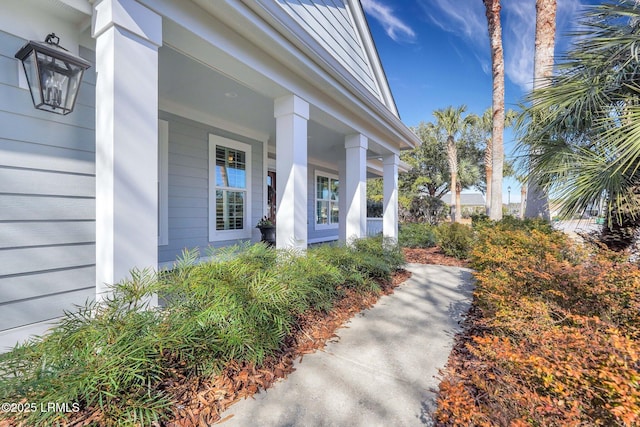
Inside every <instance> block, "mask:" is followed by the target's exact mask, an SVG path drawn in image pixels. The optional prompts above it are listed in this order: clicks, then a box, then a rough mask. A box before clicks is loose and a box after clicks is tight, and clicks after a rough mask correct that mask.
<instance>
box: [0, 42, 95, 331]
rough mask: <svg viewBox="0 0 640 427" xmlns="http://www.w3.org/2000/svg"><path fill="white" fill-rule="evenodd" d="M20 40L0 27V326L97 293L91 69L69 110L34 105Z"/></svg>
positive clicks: (45, 316) (41, 317)
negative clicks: (24, 81) (22, 81)
mask: <svg viewBox="0 0 640 427" xmlns="http://www.w3.org/2000/svg"><path fill="white" fill-rule="evenodd" d="M25 42H26V40H23V39H21V38H18V37H14V36H12V35H10V34H7V33H6V32H2V31H0V331H4V330H8V329H11V328H15V327H18V326H22V325H28V324H33V323H37V322H41V321H45V320H49V319H52V318H56V317H59V316H60V315H62V313H63V311H64V310H73V309H74V304H82V303H84V302H85V301H86V300H87V299H92V298H93V297H94V296H95V136H94V129H95V108H94V106H95V69H94V68H90V69H89V70H88V71H87V72H86V73H85V78H84V81H83V83H82V87H81V90H80V95H79V97H78V100H77V103H76V108H75V110H74V112H73V113H72V114H70V115H67V116H61V115H57V114H51V113H48V112H44V111H40V110H36V109H35V108H34V107H33V103H32V101H31V96H30V94H29V90H28V89H26V88H21V87H19V73H18V70H19V67H18V66H19V64H18V61H17V60H16V59H15V58H14V57H13V56H14V54H15V52H16V51H17V50H18V49H19V48H20V47H21V46H22V45H23V44H24V43H25ZM80 53H81V55H82V56H84V57H85V58H87V59H89V60H91V61H93V59H94V58H93V54H92V53H91V52H90V51H88V50H86V49H81V50H80Z"/></svg>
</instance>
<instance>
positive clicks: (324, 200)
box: [316, 173, 340, 229]
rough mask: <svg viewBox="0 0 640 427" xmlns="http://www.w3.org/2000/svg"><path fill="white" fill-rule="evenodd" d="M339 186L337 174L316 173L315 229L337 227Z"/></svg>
mask: <svg viewBox="0 0 640 427" xmlns="http://www.w3.org/2000/svg"><path fill="white" fill-rule="evenodd" d="M339 187H340V182H339V181H338V177H337V176H334V175H328V174H318V173H316V229H322V228H337V227H338V221H339V218H340V211H339V208H338V192H339Z"/></svg>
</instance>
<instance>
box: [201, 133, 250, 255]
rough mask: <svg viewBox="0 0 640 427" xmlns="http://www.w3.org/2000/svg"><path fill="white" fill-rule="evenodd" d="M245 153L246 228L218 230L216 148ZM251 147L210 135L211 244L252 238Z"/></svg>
mask: <svg viewBox="0 0 640 427" xmlns="http://www.w3.org/2000/svg"><path fill="white" fill-rule="evenodd" d="M218 145H219V146H222V147H225V148H231V149H234V150H240V151H244V153H245V156H246V157H245V163H246V169H245V172H246V181H245V183H246V188H245V189H244V191H245V192H246V197H245V205H244V213H243V215H244V227H243V228H242V230H225V231H218V230H216V194H215V192H216V189H217V186H216V165H215V162H216V146H218ZM252 166H253V164H252V162H251V145H249V144H245V143H244V142H239V141H235V140H233V139H229V138H224V137H222V136H218V135H214V134H209V242H216V241H222V240H238V239H250V238H251V231H252V229H251V189H252V188H251V169H252Z"/></svg>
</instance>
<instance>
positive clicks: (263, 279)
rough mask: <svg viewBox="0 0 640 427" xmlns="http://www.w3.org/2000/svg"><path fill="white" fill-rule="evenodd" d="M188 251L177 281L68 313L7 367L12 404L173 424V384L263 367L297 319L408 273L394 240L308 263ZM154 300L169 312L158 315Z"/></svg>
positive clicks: (146, 283) (237, 252)
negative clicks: (350, 291)
mask: <svg viewBox="0 0 640 427" xmlns="http://www.w3.org/2000/svg"><path fill="white" fill-rule="evenodd" d="M214 255H215V259H214V260H213V261H211V262H206V263H201V264H197V263H196V261H197V260H198V259H199V254H198V253H197V252H196V251H185V252H184V253H183V255H182V257H181V259H179V260H178V262H177V263H176V266H175V268H173V269H172V270H171V271H166V272H163V273H162V274H160V275H155V274H152V273H151V272H148V271H144V272H133V277H132V280H129V281H126V282H123V283H120V284H117V285H115V286H113V287H112V289H111V292H110V293H108V294H105V298H104V300H103V301H101V303H100V304H98V303H95V302H90V303H87V304H86V305H85V306H84V307H82V308H79V310H78V311H74V312H69V313H66V314H65V316H64V318H63V319H62V321H61V322H60V323H59V324H58V325H57V326H56V327H55V328H54V329H53V331H52V333H50V334H49V335H47V336H45V337H43V338H41V339H37V340H34V341H32V342H31V343H27V344H24V345H21V346H18V347H16V348H15V349H14V350H13V351H12V352H9V353H6V354H3V355H0V399H1V400H2V401H5V402H30V403H36V404H37V407H38V408H39V407H40V404H45V405H46V403H47V402H68V403H70V404H71V403H77V404H78V405H79V409H81V410H82V411H84V413H85V414H92V415H94V416H96V417H97V418H96V419H97V421H96V422H98V423H99V424H100V425H151V424H154V423H162V422H163V421H166V420H168V419H169V418H170V417H171V407H172V405H173V404H174V402H171V398H170V396H168V395H167V394H166V392H165V383H166V381H167V379H169V378H172V376H174V375H176V374H177V373H179V376H184V375H187V376H189V375H198V376H204V377H207V376H211V375H213V374H215V373H217V372H219V371H220V370H221V369H222V368H224V367H225V366H226V365H227V364H228V363H230V362H231V361H239V362H249V363H253V364H260V363H261V362H262V361H263V360H264V359H265V358H266V357H267V356H269V355H272V354H274V353H276V352H278V351H279V350H280V349H281V347H282V344H283V342H284V339H285V337H286V336H287V334H288V333H289V332H290V331H291V330H292V328H293V327H294V325H295V322H296V319H297V316H298V315H299V314H301V313H303V312H305V311H306V310H309V309H311V308H313V309H319V310H324V311H327V310H329V309H331V307H333V304H334V303H335V301H337V300H338V299H339V298H341V297H342V296H343V295H344V289H345V288H348V287H351V288H355V289H357V290H360V291H362V292H370V291H376V290H377V285H376V283H375V281H374V279H378V278H387V277H388V276H389V274H390V272H392V271H393V270H395V269H396V268H398V267H399V266H400V265H401V263H402V262H403V261H402V254H401V252H400V250H399V249H398V248H397V247H396V246H394V245H391V244H383V241H382V239H373V240H362V241H357V242H356V243H355V244H354V245H353V247H346V246H323V247H319V248H317V249H313V250H309V251H308V253H307V254H306V255H303V256H301V255H300V254H295V253H290V252H286V251H277V250H275V249H272V248H268V247H266V246H265V245H263V244H257V245H243V246H236V247H232V248H229V249H225V250H218V251H216V252H215V254H214ZM152 294H158V295H159V298H160V300H161V301H162V302H163V304H162V307H161V308H154V309H150V308H149V307H148V302H149V299H150V296H151V295H152ZM12 415H16V416H18V417H21V416H24V417H26V418H24V419H22V421H24V422H25V423H26V424H27V425H55V424H66V423H68V422H69V418H68V417H69V416H71V417H73V415H74V414H66V413H64V412H53V411H50V412H46V411H45V412H41V411H34V412H30V413H25V414H11V413H7V412H5V413H0V419H1V418H2V417H9V416H12Z"/></svg>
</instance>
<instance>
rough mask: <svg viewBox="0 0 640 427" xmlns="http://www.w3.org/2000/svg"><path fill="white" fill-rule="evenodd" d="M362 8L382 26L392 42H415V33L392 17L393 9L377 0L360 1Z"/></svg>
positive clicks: (395, 17)
mask: <svg viewBox="0 0 640 427" xmlns="http://www.w3.org/2000/svg"><path fill="white" fill-rule="evenodd" d="M362 7H363V9H364V10H365V12H366V13H367V14H369V15H370V16H371V17H372V18H374V19H375V20H376V21H378V22H379V23H380V25H382V27H383V28H384V30H385V31H386V33H387V35H388V36H389V37H391V39H393V40H394V41H396V42H400V41H408V42H413V41H415V39H416V33H415V31H413V29H411V27H409V26H408V25H407V24H405V23H404V22H402V21H401V20H400V19H399V18H398V17H397V16H396V15H394V11H393V9H391V8H390V7H389V6H387V5H384V4H382V3H380V2H379V1H378V0H362Z"/></svg>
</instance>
